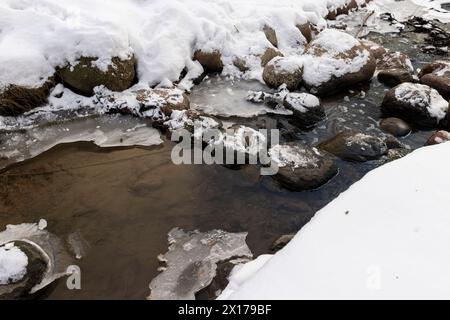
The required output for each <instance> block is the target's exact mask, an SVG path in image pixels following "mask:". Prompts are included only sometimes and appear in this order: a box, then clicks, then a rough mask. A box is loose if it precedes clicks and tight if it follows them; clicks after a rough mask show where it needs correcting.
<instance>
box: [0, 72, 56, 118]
mask: <svg viewBox="0 0 450 320" xmlns="http://www.w3.org/2000/svg"><path fill="white" fill-rule="evenodd" d="M53 86H54V81H53V79H49V80H48V81H46V82H45V83H44V84H43V85H42V86H40V87H34V88H33V87H24V86H18V85H8V86H6V87H5V88H3V89H0V116H6V117H8V116H18V115H20V114H22V113H24V112H27V111H30V110H31V109H34V108H37V107H40V106H42V105H44V104H46V103H47V102H48V100H47V97H48V95H49V93H50V89H51V88H52V87H53Z"/></svg>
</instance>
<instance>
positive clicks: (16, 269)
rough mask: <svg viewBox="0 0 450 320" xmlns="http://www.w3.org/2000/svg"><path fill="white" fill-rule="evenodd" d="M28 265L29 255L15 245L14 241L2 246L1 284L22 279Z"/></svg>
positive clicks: (0, 251)
mask: <svg viewBox="0 0 450 320" xmlns="http://www.w3.org/2000/svg"><path fill="white" fill-rule="evenodd" d="M27 265H28V257H27V255H26V254H25V253H24V252H23V251H22V250H20V249H19V248H18V247H16V246H14V243H8V244H6V245H4V246H1V247H0V285H5V284H9V283H15V282H17V281H19V280H21V279H22V278H23V277H24V276H25V274H26V272H27Z"/></svg>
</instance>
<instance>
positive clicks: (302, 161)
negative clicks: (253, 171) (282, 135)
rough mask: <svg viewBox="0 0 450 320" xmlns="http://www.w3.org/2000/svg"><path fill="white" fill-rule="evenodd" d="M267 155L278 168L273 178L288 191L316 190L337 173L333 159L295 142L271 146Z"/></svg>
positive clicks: (326, 154)
mask: <svg viewBox="0 0 450 320" xmlns="http://www.w3.org/2000/svg"><path fill="white" fill-rule="evenodd" d="M269 155H270V159H271V161H272V162H274V163H276V164H277V165H278V168H279V169H278V173H277V174H276V175H275V176H274V178H275V179H276V180H277V181H278V182H279V183H280V185H281V186H283V187H285V188H287V189H289V190H294V191H305V190H312V189H317V188H319V187H320V186H322V185H324V184H325V183H326V182H328V181H329V180H330V179H331V178H333V177H334V176H335V175H336V174H337V173H338V168H337V165H336V160H335V158H334V157H332V156H331V155H329V154H328V153H326V152H323V151H319V150H317V149H315V148H311V147H308V146H305V145H302V144H299V143H297V142H291V143H287V144H282V145H276V146H273V147H272V148H270V150H269Z"/></svg>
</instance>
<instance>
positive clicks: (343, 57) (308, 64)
mask: <svg viewBox="0 0 450 320" xmlns="http://www.w3.org/2000/svg"><path fill="white" fill-rule="evenodd" d="M303 59H304V64H303V66H304V68H303V84H304V85H305V87H307V88H308V89H310V91H311V92H312V93H317V94H318V95H319V96H325V95H330V94H333V93H336V92H338V91H340V90H342V89H345V88H348V87H351V86H354V85H356V84H358V83H361V82H365V81H368V80H370V79H372V76H373V74H374V72H375V67H376V60H375V58H374V57H373V55H372V54H371V53H370V51H369V50H367V49H366V47H365V46H364V45H362V44H361V42H359V41H358V40H357V39H355V38H354V37H352V36H351V35H349V34H347V33H345V32H342V31H339V30H335V29H325V30H324V31H322V32H321V33H320V34H319V35H318V36H317V37H316V38H315V39H314V40H313V41H311V43H309V45H308V46H307V47H306V49H305V55H304V56H303Z"/></svg>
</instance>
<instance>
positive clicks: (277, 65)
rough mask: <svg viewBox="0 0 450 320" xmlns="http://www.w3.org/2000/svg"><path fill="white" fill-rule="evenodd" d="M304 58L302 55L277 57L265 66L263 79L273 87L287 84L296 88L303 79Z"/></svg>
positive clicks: (290, 87)
mask: <svg viewBox="0 0 450 320" xmlns="http://www.w3.org/2000/svg"><path fill="white" fill-rule="evenodd" d="M302 69H303V60H302V59H301V58H300V57H296V56H293V57H276V58H273V59H272V60H270V62H269V63H267V65H266V66H265V67H264V72H263V79H264V81H265V82H266V84H267V85H268V86H269V87H271V88H278V87H280V86H281V85H286V88H287V89H288V90H296V89H298V87H299V86H300V83H301V81H302Z"/></svg>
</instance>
